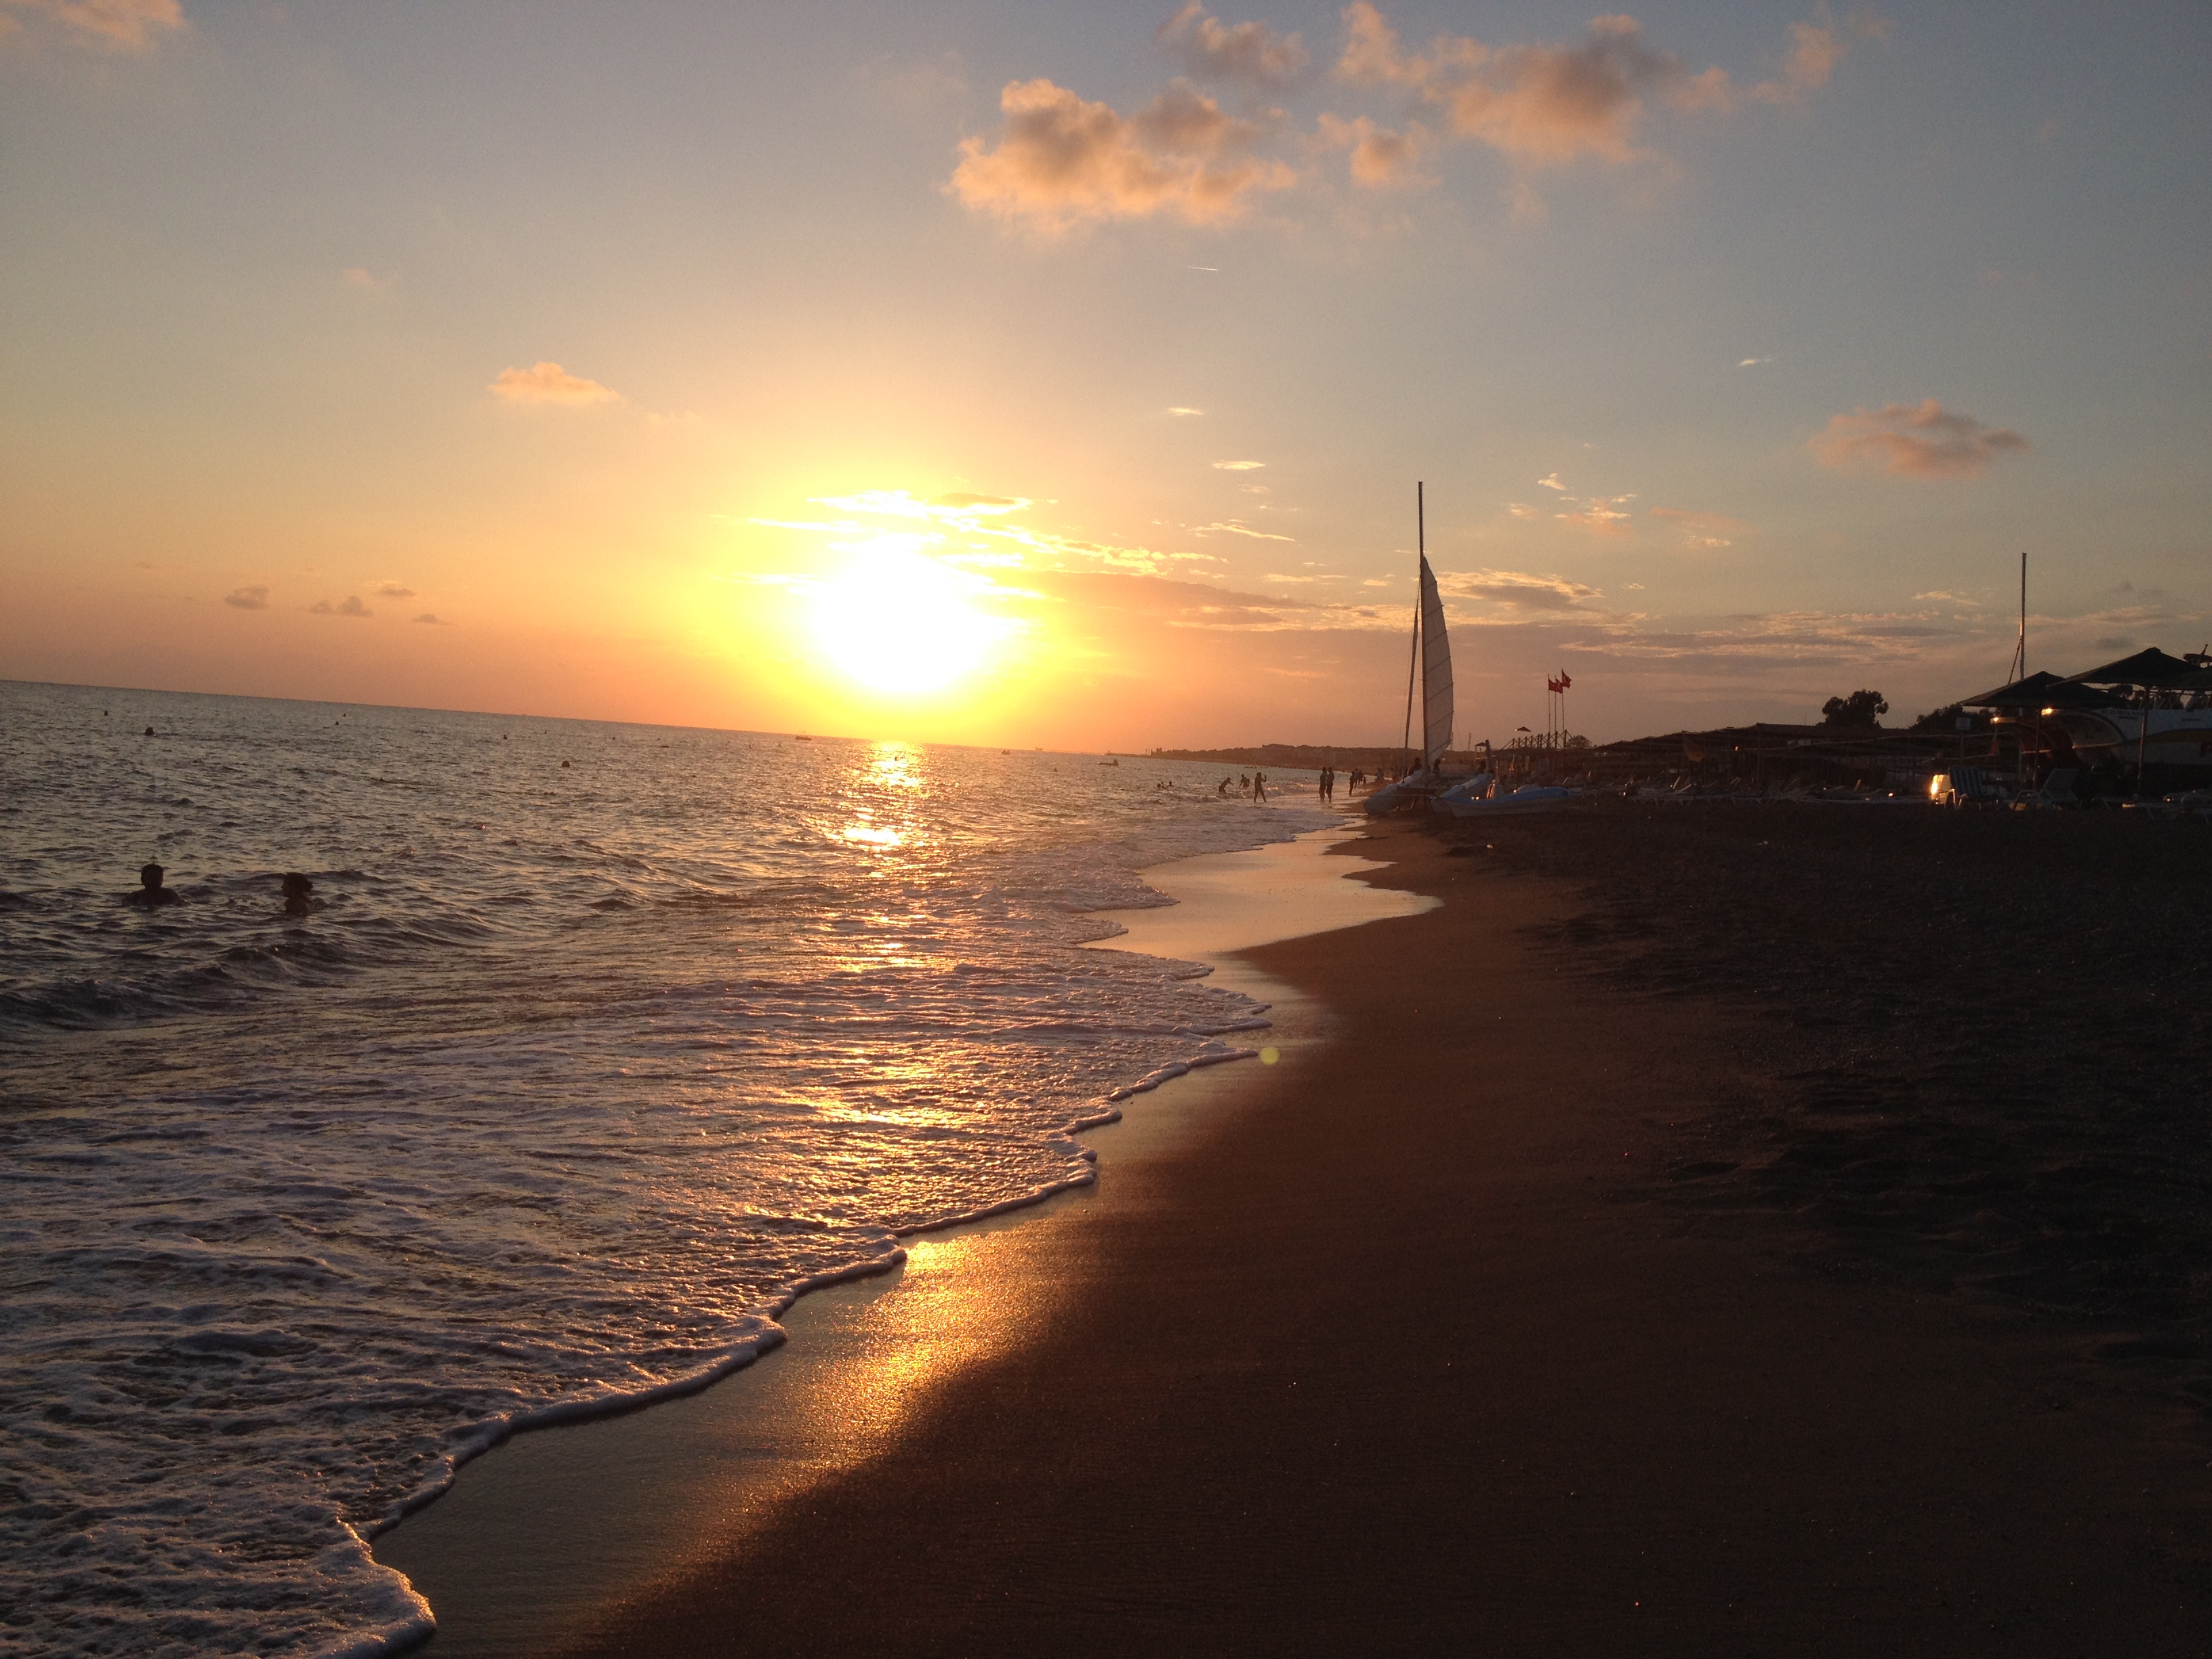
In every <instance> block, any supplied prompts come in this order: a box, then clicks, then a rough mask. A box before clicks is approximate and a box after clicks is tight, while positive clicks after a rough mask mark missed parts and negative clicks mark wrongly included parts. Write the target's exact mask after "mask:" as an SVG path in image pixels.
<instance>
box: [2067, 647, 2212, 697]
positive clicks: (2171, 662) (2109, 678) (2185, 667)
mask: <svg viewBox="0 0 2212 1659" xmlns="http://www.w3.org/2000/svg"><path fill="white" fill-rule="evenodd" d="M2195 672H2197V665H2196V664H2195V663H2191V662H2184V661H2183V660H2182V659H2180V658H2179V657H2170V656H2168V655H2167V654H2166V653H2165V652H2163V651H2161V650H2160V649H2159V648H2158V647H2156V646H2154V645H2152V646H2146V647H2143V648H2142V650H2140V651H2138V652H2136V653H2135V655H2134V656H2132V657H2122V658H2121V659H2119V660H2118V662H2108V663H2106V665H2104V666H2103V667H2101V668H2089V669H2084V670H2083V671H2081V673H2079V674H2069V675H2068V676H2067V677H2066V679H2067V683H2068V684H2072V685H2134V686H2141V687H2143V688H2145V689H2148V688H2150V687H2153V686H2163V685H2168V684H2172V682H2173V681H2175V680H2177V679H2179V678H2181V677H2182V676H2183V675H2185V674H2193V673H2195Z"/></svg>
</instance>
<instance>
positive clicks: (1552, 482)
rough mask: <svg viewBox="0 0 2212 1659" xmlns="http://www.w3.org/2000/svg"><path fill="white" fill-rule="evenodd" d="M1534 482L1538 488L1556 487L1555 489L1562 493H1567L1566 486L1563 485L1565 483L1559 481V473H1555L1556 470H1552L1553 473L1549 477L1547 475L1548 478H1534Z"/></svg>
mask: <svg viewBox="0 0 2212 1659" xmlns="http://www.w3.org/2000/svg"><path fill="white" fill-rule="evenodd" d="M1536 483H1537V486H1538V488H1540V489H1556V490H1558V491H1559V493H1560V494H1561V495H1565V494H1566V493H1567V487H1566V485H1565V484H1563V483H1560V482H1559V474H1558V473H1556V472H1554V473H1553V474H1552V476H1551V477H1548V478H1539V479H1537V480H1536Z"/></svg>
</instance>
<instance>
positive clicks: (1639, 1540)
mask: <svg viewBox="0 0 2212 1659" xmlns="http://www.w3.org/2000/svg"><path fill="white" fill-rule="evenodd" d="M1375 837H1376V838H1379V839H1380V841H1381V842H1382V843H1383V846H1384V848H1386V849H1387V851H1388V853H1389V855H1390V856H1391V858H1392V859H1393V860H1394V862H1393V864H1392V867H1390V868H1389V869H1388V870H1385V871H1382V872H1373V873H1370V876H1369V877H1368V879H1369V880H1370V882H1372V883H1373V884H1376V885H1378V886H1391V887H1396V888H1401V889H1408V888H1419V889H1421V890H1426V891H1431V892H1436V893H1438V894H1440V895H1441V896H1443V899H1444V904H1443V908H1441V909H1437V910H1433V911H1430V912H1428V913H1426V914H1424V915H1415V916H1412V917H1407V918H1403V919H1400V920H1396V921H1389V922H1383V923H1379V924H1377V925H1376V926H1374V927H1367V928H1363V929H1358V930H1355V931H1353V932H1352V933H1339V934H1325V935H1321V936H1317V937H1316V938H1311V939H1303V940H1295V941H1291V942H1287V943H1283V944H1278V945H1269V946H1265V947H1261V948H1259V949H1256V950H1255V951H1250V952H1249V953H1247V955H1248V958H1249V961H1250V962H1251V963H1253V964H1254V965H1255V967H1256V968H1257V969H1259V970H1261V971H1263V972H1266V973H1268V974H1270V975H1274V976H1276V977H1279V978H1280V979H1283V980H1285V981H1288V982H1290V983H1292V984H1294V985H1297V986H1298V987H1301V989H1303V990H1304V991H1305V992H1306V993H1307V994H1310V995H1313V994H1322V995H1326V996H1328V998H1329V999H1330V1000H1329V1002H1328V1007H1329V1016H1328V1024H1329V1027H1330V1030H1331V1036H1332V1038H1333V1040H1331V1041H1327V1042H1321V1043H1318V1044H1316V1045H1315V1046H1314V1047H1313V1048H1310V1049H1309V1050H1308V1051H1306V1053H1305V1054H1304V1056H1303V1057H1302V1063H1301V1065H1300V1066H1299V1067H1298V1073H1297V1078H1296V1079H1295V1081H1294V1082H1292V1084H1291V1086H1289V1087H1282V1088H1277V1089H1275V1090H1273V1091H1272V1092H1271V1093H1270V1095H1269V1097H1268V1098H1267V1109H1265V1110H1264V1111H1261V1110H1257V1109H1230V1110H1226V1111H1223V1112H1220V1113H1218V1114H1216V1115H1212V1118H1211V1120H1210V1121H1209V1123H1208V1124H1207V1126H1206V1128H1205V1129H1204V1131H1203V1132H1202V1133H1198V1134H1195V1135H1194V1136H1192V1137H1190V1138H1189V1139H1187V1140H1186V1141H1184V1142H1183V1144H1182V1145H1181V1146H1176V1147H1171V1148H1168V1149H1165V1151H1164V1155H1162V1156H1158V1157H1155V1158H1149V1159H1145V1160H1134V1161H1132V1163H1130V1164H1127V1165H1126V1166H1125V1165H1123V1164H1121V1163H1119V1162H1118V1161H1117V1162H1116V1164H1115V1180H1114V1182H1113V1183H1112V1192H1113V1199H1114V1201H1113V1203H1112V1204H1111V1205H1100V1204H1097V1203H1089V1202H1084V1201H1081V1200H1079V1201H1077V1202H1074V1203H1071V1204H1068V1205H1066V1206H1054V1207H1053V1208H1051V1209H1050V1210H1048V1211H1047V1212H1045V1213H1044V1216H1043V1218H1042V1225H1035V1226H1030V1227H1025V1228H1021V1229H1013V1230H1010V1231H1008V1232H1007V1233H1006V1235H1004V1237H1006V1239H1008V1240H1010V1241H1012V1245H1011V1247H1010V1249H1009V1255H1010V1258H1011V1261H1010V1263H1009V1264H1007V1265H1010V1266H1012V1267H1015V1268H1017V1269H1018V1272H1016V1273H1013V1274H1012V1276H1011V1277H1006V1278H1002V1279H1000V1283H1001V1284H1002V1285H1005V1284H1011V1285H1012V1286H1013V1288H1014V1290H1015V1291H1016V1292H1017V1294H1015V1295H1014V1296H1013V1297H1011V1301H1012V1303H1013V1304H1017V1305H1018V1314H1017V1316H1015V1317H1014V1318H1013V1319H1012V1327H1013V1328H1012V1332H1011V1334H1012V1339H1013V1340H1009V1341H1007V1342H1006V1343H1005V1344H1003V1345H1001V1346H996V1347H994V1348H993V1349H991V1350H990V1351H988V1352H977V1353H975V1354H974V1355H972V1356H971V1357H970V1358H969V1363H967V1364H963V1365H961V1366H960V1367H958V1368H957V1369H955V1370H948V1371H946V1372H945V1373H944V1374H943V1383H944V1385H943V1386H941V1387H937V1388H935V1389H931V1390H928V1391H927V1392H926V1393H925V1394H924V1395H921V1397H918V1398H913V1399H910V1400H909V1401H908V1402H907V1403H908V1409H907V1410H905V1412H904V1413H903V1415H902V1418H901V1419H900V1421H899V1422H898V1423H897V1425H896V1427H895V1430H894V1431H893V1432H891V1433H890V1434H888V1435H887V1436H886V1437H884V1438H882V1439H881V1440H879V1441H878V1443H876V1445H875V1446H874V1447H873V1448H872V1454H871V1455H870V1456H869V1457H867V1458H866V1460H865V1461H864V1462H860V1463H857V1464H854V1465H853V1466H851V1467H848V1468H845V1469H842V1470H841V1471H838V1472H836V1473H835V1474H831V1475H829V1476H828V1477H827V1478H825V1479H823V1480H820V1481H818V1482H817V1483H815V1484H814V1485H812V1486H810V1487H809V1488H808V1489H807V1490H806V1491H805V1492H804V1493H803V1494H800V1495H799V1497H798V1498H796V1499H795V1500H794V1501H793V1502H792V1503H789V1504H786V1505H784V1506H782V1507H781V1509H780V1510H778V1511H777V1512H776V1513H775V1515H773V1516H769V1517H766V1519H765V1523H764V1524H763V1525H760V1526H758V1527H757V1528H752V1529H750V1530H748V1531H745V1532H744V1533H743V1534H742V1535H737V1536H733V1537H732V1538H731V1539H730V1540H729V1541H727V1542H726V1544H725V1545H723V1546H720V1547H710V1548H708V1549H706V1550H705V1551H703V1552H702V1553H700V1554H699V1555H697V1556H696V1557H694V1558H693V1559H690V1560H688V1561H684V1562H670V1563H666V1564H664V1565H663V1570H662V1571H659V1572H658V1573H656V1574H655V1575H654V1576H653V1578H652V1579H651V1580H650V1581H648V1582H643V1583H640V1584H639V1585H638V1588H637V1594H636V1595H635V1597H634V1599H633V1600H632V1601H630V1602H629V1604H628V1605H627V1606H625V1607H618V1608H616V1609H613V1610H612V1611H611V1614H610V1616H609V1617H607V1618H606V1619H605V1620H603V1621H601V1622H600V1623H599V1625H598V1626H596V1628H593V1629H591V1630H588V1631H580V1632H575V1634H574V1638H573V1639H571V1640H569V1641H568V1642H566V1643H564V1644H562V1645H561V1646H560V1647H559V1648H558V1649H556V1650H555V1651H557V1652H558V1653H561V1654H562V1655H565V1656H571V1659H585V1656H616V1655H645V1654H652V1655H673V1656H683V1655H689V1654H699V1655H706V1654H715V1655H723V1654H743V1653H753V1652H759V1653H781V1652H791V1651H811V1652H821V1653H856V1654H857V1653H878V1652H915V1653H961V1654H1001V1653H1003V1654H1008V1655H1012V1654H1027V1653H1034V1652H1036V1651H1040V1650H1051V1651H1055V1652H1066V1653H1078V1654H1082V1653H1099V1654H1108V1653H1113V1654H1121V1653H1126V1652H1127V1651H1129V1650H1140V1651H1142V1650H1158V1651H1168V1652H1189V1653H1216V1652H1218V1653H1231V1652H1237V1653H1241V1652H1254V1651H1267V1652H1284V1653H1307V1652H1312V1653H1322V1652H1330V1653H1334V1652H1342V1651H1363V1652H1373V1651H1384V1652H1431V1651H1437V1650H1441V1649H1443V1648H1445V1647H1447V1646H1456V1645H1465V1644H1467V1642H1468V1638H1469V1634H1470V1632H1479V1633H1480V1636H1481V1638H1483V1642H1482V1644H1483V1645H1484V1646H1485V1647H1486V1648H1488V1649H1491V1650H1498V1651H1501V1652H1508V1653H1511V1652H1524V1651H1538V1650H1541V1651H1564V1652H1573V1653H1582V1652H1589V1653H1598V1652H1614V1651H1623V1650H1627V1651H1637V1652H1652V1653H1681V1654H1685V1655H1688V1654H1697V1655H1701V1656H1703V1655H1711V1654H1738V1653H1741V1654H1745V1655H1750V1654H1766V1653H1773V1652H1792V1653H1811V1654H1824V1653H1836V1654H1859V1653H1864V1652H1871V1651H1881V1650H1890V1649H1900V1650H1904V1649H1911V1650H1919V1649H1929V1650H1936V1651H1942V1652H1946V1653H1990V1654H1997V1653H2003V1654H2008V1655H2009V1654H2015V1653H2019V1652H2022V1651H2035V1650H2053V1651H2066V1652H2073V1651H2127V1652H2131V1653H2144V1654H2163V1653H2190V1652H2197V1651H2201V1650H2203V1645H2204V1640H2205V1638H2206V1635H2207V1632H2208V1620H2207V1619H2206V1616H2205V1613H2204V1611H2203V1599H2204V1598H2203V1595H2202V1592H2203V1589H2204V1587H2205V1576H2204V1573H2203V1566H2202V1561H2203V1548H2202V1547H2201V1545H2199V1544H2197V1542H2196V1539H2197V1537H2199V1536H2201V1533H2202V1522H2203V1517H2204V1514H2205V1510H2206V1504H2205V1502H2204V1498H2203V1492H2202V1490H2201V1487H2202V1485H2203V1476H2202V1472H2201V1467H2200V1465H2201V1457H2202V1455H2201V1454H2199V1458H2198V1462H2197V1463H2188V1464H2183V1463H2179V1462H2177V1461H2176V1458H2175V1453H2176V1451H2177V1450H2178V1449H2179V1448H2180V1446H2181V1445H2182V1444H2183V1443H2184V1442H2183V1441H2181V1440H2177V1438H2176V1437H2175V1436H2174V1433H2173V1430H2172V1424H2171V1423H2170V1422H2168V1421H2166V1419H2162V1418H2160V1416H2159V1415H2158V1414H2157V1413H2156V1412H2155V1411H2154V1409H2153V1408H2152V1406H2151V1405H2150V1404H2147V1402H2146V1401H2144V1400H2142V1398H2140V1397H2138V1396H2136V1395H2131V1394H2130V1393H2129V1392H2127V1391H2125V1390H2112V1389H2097V1388H2094V1387H2092V1386H2088V1385H2087V1384H2086V1383H2084V1381H2083V1379H2082V1378H2081V1376H2079V1375H2078V1374H2076V1372H2075V1371H2073V1370H2069V1369H2068V1367H2069V1352H2070V1350H2069V1344H2070V1343H2071V1341H2072V1339H2073V1336H2074V1334H2075V1333H2073V1331H2072V1330H2071V1329H2070V1328H2058V1327H2054V1328H2048V1329H2045V1328H2039V1327H2038V1326H2036V1325H2035V1324H2034V1323H2033V1322H2019V1321H2004V1320H1991V1319H1989V1318H1986V1317H1984V1316H1980V1315H1979V1314H1978V1313H1977V1312H1976V1311H1975V1310H1972V1309H1971V1308H1967V1307H1963V1306H1962V1304H1960V1302H1959V1301H1958V1300H1957V1299H1956V1298H1953V1297H1942V1296H1937V1295H1929V1294H1925V1293H1921V1292H1917V1291H1913V1290H1911V1289H1910V1288H1905V1287H1899V1286H1897V1285H1887V1284H1881V1283H1872V1282H1864V1281H1857V1282H1854V1281H1851V1280H1848V1279H1823V1278H1820V1277H1818V1276H1814V1275H1812V1274H1808V1273H1806V1272H1804V1271H1803V1270H1802V1267H1801V1266H1800V1265H1799V1264H1798V1263H1796V1262H1795V1261H1792V1260H1791V1259H1790V1256H1789V1255H1788V1252H1787V1251H1786V1249H1784V1248H1782V1246H1781V1245H1780V1244H1779V1243H1778V1242H1777V1239H1776V1238H1775V1237H1773V1236H1771V1235H1767V1234H1762V1233H1760V1232H1759V1231H1757V1230H1755V1229H1749V1230H1746V1229H1722V1230H1717V1231H1706V1230H1704V1229H1701V1228H1700V1226H1699V1225H1697V1223H1696V1220H1695V1218H1691V1219H1690V1220H1687V1221H1686V1220H1685V1218H1683V1217H1682V1216H1681V1215H1680V1213H1679V1212H1670V1211H1668V1209H1666V1208H1664V1207H1662V1206H1657V1205H1655V1204H1652V1203H1650V1202H1649V1201H1648V1200H1647V1197H1646V1194H1645V1192H1644V1188H1645V1187H1647V1186H1648V1184H1649V1182H1650V1180H1651V1178H1652V1177H1653V1176H1654V1175H1655V1173H1656V1172H1657V1171H1659V1170H1663V1169H1664V1168H1665V1167H1666V1164H1667V1160H1668V1158H1671V1157H1672V1156H1673V1154H1674V1152H1675V1151H1676V1150H1677V1149H1678V1148H1679V1146H1680V1143H1681V1139H1682V1137H1683V1135H1684V1133H1686V1128H1687V1127H1689V1126H1692V1125H1694V1124H1695V1123H1696V1122H1697V1121H1701V1120H1702V1118H1703V1116H1704V1115H1705V1114H1707V1113H1709V1112H1710V1111H1711V1109H1713V1108H1714V1105H1715V1103H1716V1102H1717V1100H1719V1099H1721V1098H1722V1097H1725V1096H1727V1095H1728V1093H1729V1091H1731V1090H1735V1089H1739V1088H1747V1087H1750V1086H1753V1085H1755V1084H1756V1083H1757V1081H1758V1076H1757V1069H1758V1068H1757V1060H1756V1058H1755V1056H1753V1057H1752V1058H1746V1056H1747V1054H1748V1053H1749V1052H1750V1051H1749V1050H1748V1049H1747V1048H1746V1046H1745V1042H1744V1037H1745V1028H1744V1024H1743V1016H1742V1015H1741V1012H1738V1011H1735V1010H1733V1009H1731V1008H1729V1007H1727V1006H1723V1005H1721V1004H1718V1003H1716V1002H1713V1001H1712V1000H1710V999H1706V1000H1698V999H1692V998H1680V997H1677V998H1674V999H1673V1000H1664V1001H1662V1000H1661V999H1659V998H1658V997H1657V996H1656V995H1653V996H1644V997H1642V998H1638V997H1637V996H1634V995H1632V994H1630V993H1628V992H1626V991H1625V990H1623V989H1622V988H1621V987H1620V986H1618V985H1612V984H1607V983H1604V982H1601V980H1600V979H1599V978H1598V977H1597V976H1596V975H1590V974H1586V973H1581V972H1577V971H1571V969H1570V968H1569V966H1568V965H1567V963H1565V961H1563V960H1562V958H1561V956H1560V953H1559V951H1557V950H1556V949H1554V948H1553V944H1552V943H1551V942H1548V941H1552V940H1553V939H1554V938H1555V936H1556V935H1557V934H1558V933H1559V931H1560V930H1561V929H1563V928H1571V925H1572V924H1573V923H1574V921H1575V920H1576V918H1577V915H1578V914H1579V909H1578V901H1577V895H1576V893H1575V890H1573V889H1572V888H1571V887H1570V886H1568V885H1567V884H1565V883H1563V882H1561V881H1559V880H1556V879H1547V878H1541V877H1537V876H1534V875H1531V874H1528V872H1519V871H1508V870H1503V869H1498V868H1494V867H1492V866H1491V865H1490V864H1489V863H1487V862H1486V860H1482V859H1480V858H1478V857H1472V856H1456V855H1455V854H1456V853H1457V850H1458V849H1449V850H1448V849H1447V848H1445V847H1443V845H1442V844H1440V843H1438V842H1435V841H1434V840H1432V839H1430V838H1428V837H1425V836H1422V835H1421V834H1420V833H1419V831H1417V830H1413V829H1409V828H1408V827H1407V826H1401V825H1387V824H1386V825H1383V826H1379V827H1378V828H1377V829H1376V831H1375ZM1346 845H1347V846H1348V847H1351V848H1361V849H1363V850H1365V849H1367V848H1370V847H1371V845H1372V841H1371V840H1370V842H1366V843H1362V842H1350V843H1347V844H1346ZM1424 1010H1425V1011H1426V1012H1424ZM1228 1069H1230V1070H1231V1071H1237V1072H1243V1073H1245V1075H1244V1076H1243V1077H1242V1078H1240V1079H1237V1081H1238V1082H1242V1083H1248V1084H1249V1082H1251V1081H1252V1080H1253V1079H1251V1077H1250V1074H1249V1069H1248V1068H1228ZM1245 1104H1246V1106H1247V1107H1248V1108H1249V1106H1250V1105H1251V1102H1250V1101H1249V1098H1248V1100H1247V1101H1246V1103H1245ZM1091 1190H1092V1192H1093V1193H1096V1192H1097V1191H1098V1190H1099V1189H1095V1188H1094V1189H1091Z"/></svg>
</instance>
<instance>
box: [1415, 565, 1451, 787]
mask: <svg viewBox="0 0 2212 1659" xmlns="http://www.w3.org/2000/svg"><path fill="white" fill-rule="evenodd" d="M1451 735H1452V671H1451V641H1450V640H1449V638H1448V637H1447V636H1446V635H1445V633H1444V600H1443V594H1441V593H1439V592H1437V573H1436V572H1435V571H1433V570H1431V569H1430V568H1429V560H1428V556H1427V555H1426V554H1423V555H1422V556H1421V745H1422V747H1421V757H1422V760H1423V761H1424V763H1425V764H1426V765H1427V767H1428V769H1429V770H1430V771H1431V772H1434V771H1435V770H1436V769H1437V767H1438V766H1439V765H1441V764H1442V763H1443V757H1444V750H1447V749H1449V748H1450V747H1451Z"/></svg>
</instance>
